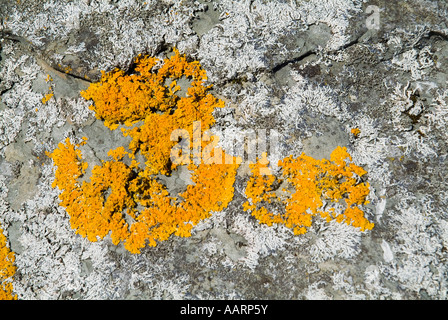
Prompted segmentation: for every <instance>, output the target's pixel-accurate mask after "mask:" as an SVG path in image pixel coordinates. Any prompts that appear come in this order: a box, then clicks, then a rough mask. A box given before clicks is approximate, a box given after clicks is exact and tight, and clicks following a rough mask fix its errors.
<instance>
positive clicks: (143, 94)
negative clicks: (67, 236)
mask: <svg viewBox="0 0 448 320" xmlns="http://www.w3.org/2000/svg"><path fill="white" fill-rule="evenodd" d="M157 62H158V61H157V60H156V59H155V58H152V57H138V58H137V60H136V68H135V71H136V72H137V73H136V74H131V75H128V74H125V73H124V72H123V71H122V70H118V69H117V70H114V71H112V72H110V73H103V76H102V79H101V81H100V82H98V83H94V84H92V85H91V86H90V87H89V88H88V89H87V90H86V91H83V92H82V93H81V95H82V96H83V97H84V98H85V99H92V100H93V102H94V105H93V107H92V108H93V110H94V111H95V113H96V116H97V117H98V118H99V119H101V120H104V124H105V125H106V126H107V127H108V128H110V129H111V130H114V129H116V128H117V127H118V126H119V125H120V124H123V125H124V126H126V127H128V128H122V132H123V134H124V135H127V136H130V137H131V138H132V141H131V142H130V144H129V146H128V148H129V150H130V152H127V151H126V150H125V148H124V147H123V146H121V147H118V148H116V149H115V150H111V151H109V153H108V155H109V156H110V157H111V158H112V160H110V161H103V163H102V165H101V166H95V167H94V168H93V169H92V175H91V177H90V180H89V181H83V182H82V183H80V182H79V178H80V177H81V176H82V175H83V174H85V170H86V169H87V163H85V162H83V161H82V158H81V152H80V150H79V147H80V146H81V145H82V144H84V143H85V141H83V142H82V143H80V144H72V143H71V142H70V140H69V139H67V140H66V141H65V144H64V143H60V144H59V146H58V148H57V149H55V150H54V152H53V153H51V154H49V156H50V157H51V158H52V159H53V161H54V165H55V166H56V167H57V169H56V173H55V180H54V183H53V187H58V188H59V189H61V190H62V193H61V194H60V199H61V205H62V206H64V207H65V208H66V210H67V213H68V214H69V215H70V217H71V219H70V221H71V226H72V228H73V229H75V230H77V233H79V234H81V235H82V236H84V237H87V238H88V239H89V240H91V241H96V240H97V239H102V238H103V237H104V236H106V235H107V234H109V233H110V235H111V238H112V241H113V243H114V244H118V243H119V242H121V241H124V246H125V248H126V249H127V250H129V251H130V252H132V253H138V252H140V249H141V248H143V247H144V246H145V245H146V244H147V243H148V244H149V245H150V246H155V245H156V243H157V242H156V241H163V240H166V239H168V238H169V237H170V235H172V234H174V235H177V236H184V237H186V236H189V235H190V232H191V228H192V226H193V225H195V224H197V223H198V222H199V221H200V220H202V219H204V218H207V217H208V216H209V215H210V213H211V212H212V211H220V210H222V209H223V208H224V207H226V206H227V205H228V203H229V202H230V200H231V199H232V198H233V192H234V189H233V183H234V181H235V175H236V170H237V168H238V165H237V164H236V161H234V162H233V164H207V163H204V162H201V163H196V162H195V163H194V164H190V166H189V169H190V170H192V172H193V173H192V178H191V180H192V182H193V184H190V185H188V186H187V189H186V190H185V192H183V193H181V194H179V195H178V197H173V196H170V194H169V192H168V190H167V189H166V187H165V185H163V184H162V183H160V182H159V181H158V180H157V179H156V175H159V174H163V175H167V176H168V175H170V173H171V172H173V170H175V169H176V167H177V164H176V163H173V162H172V161H171V160H170V154H171V149H172V148H173V147H174V146H175V144H176V143H178V141H171V139H170V136H171V133H172V132H173V130H176V129H180V128H183V129H185V130H187V131H188V132H189V134H190V137H193V136H194V135H195V132H193V131H194V130H195V129H194V126H193V122H195V121H200V122H201V127H200V130H201V133H205V131H206V130H207V129H209V128H210V127H211V126H212V125H213V123H214V121H215V119H214V118H213V115H212V112H213V110H214V109H215V108H218V107H222V106H223V105H224V103H223V102H222V101H220V100H218V99H216V98H215V97H214V96H213V95H211V94H210V93H208V92H207V90H208V89H209V86H204V85H203V83H204V81H205V80H206V76H205V71H204V70H202V69H201V67H200V65H199V63H198V62H188V61H187V60H186V58H185V57H184V56H181V55H180V54H179V52H177V51H175V54H174V55H173V56H171V57H170V58H167V59H165V60H164V61H163V64H162V66H161V67H160V68H159V69H158V70H154V69H155V68H154V67H155V66H156V64H157ZM182 77H185V78H187V79H191V80H192V82H191V86H190V87H189V88H188V91H187V95H186V97H179V96H178V95H176V94H175V93H176V91H178V90H179V89H180V88H179V86H178V85H177V84H176V79H180V78H182ZM167 80H171V82H170V83H169V84H167ZM137 123H139V126H135V125H136V124H137ZM203 144H204V143H203V142H201V145H203ZM190 145H191V143H190ZM204 146H205V145H204ZM138 151H140V152H141V154H142V155H143V156H144V157H145V159H146V162H145V166H144V168H143V169H142V168H140V167H139V163H137V162H136V160H135V155H136V153H137V152H138ZM214 152H217V153H216V154H223V153H222V150H221V149H219V148H215V149H214ZM214 152H213V153H214ZM125 156H127V157H129V159H131V160H132V161H131V163H130V164H129V165H127V164H125V163H124V161H122V160H123V158H124V157H125ZM224 156H228V155H225V154H224ZM221 163H223V162H222V161H221Z"/></svg>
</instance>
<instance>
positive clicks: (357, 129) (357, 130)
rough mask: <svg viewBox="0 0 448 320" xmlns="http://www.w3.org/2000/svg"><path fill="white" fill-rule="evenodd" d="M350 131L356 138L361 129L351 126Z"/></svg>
mask: <svg viewBox="0 0 448 320" xmlns="http://www.w3.org/2000/svg"><path fill="white" fill-rule="evenodd" d="M350 132H351V133H352V135H353V136H354V137H355V138H357V137H358V136H359V134H360V133H361V130H360V129H359V128H352V129H351V130H350Z"/></svg>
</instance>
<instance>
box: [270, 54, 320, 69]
mask: <svg viewBox="0 0 448 320" xmlns="http://www.w3.org/2000/svg"><path fill="white" fill-rule="evenodd" d="M313 54H316V53H315V52H314V51H311V50H310V51H307V52H305V53H304V54H301V55H300V56H298V57H295V58H292V59H288V60H286V61H283V62H282V63H279V64H277V65H275V66H274V67H273V68H272V69H271V72H272V73H276V72H278V71H279V70H281V69H283V68H284V67H286V66H287V65H289V64H291V63H298V62H300V61H302V60H303V59H305V58H307V57H309V56H311V55H313Z"/></svg>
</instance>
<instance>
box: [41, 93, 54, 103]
mask: <svg viewBox="0 0 448 320" xmlns="http://www.w3.org/2000/svg"><path fill="white" fill-rule="evenodd" d="M53 95H54V94H53V91H50V92H49V93H47V94H46V95H45V96H44V97H43V98H42V100H41V101H42V103H43V104H46V103H47V102H48V101H49V100H50V99H51V97H53Z"/></svg>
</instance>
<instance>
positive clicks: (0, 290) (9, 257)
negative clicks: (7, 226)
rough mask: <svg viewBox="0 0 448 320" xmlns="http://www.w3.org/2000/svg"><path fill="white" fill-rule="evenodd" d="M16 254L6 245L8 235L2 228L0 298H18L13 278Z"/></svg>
mask: <svg viewBox="0 0 448 320" xmlns="http://www.w3.org/2000/svg"><path fill="white" fill-rule="evenodd" d="M14 261H15V256H14V252H12V251H11V250H10V249H9V248H8V247H7V245H6V237H5V235H4V234H3V230H2V229H1V228H0V300H16V299H17V295H14V294H13V287H12V283H11V280H12V278H13V276H14V274H15V272H16V267H15V266H14Z"/></svg>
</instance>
